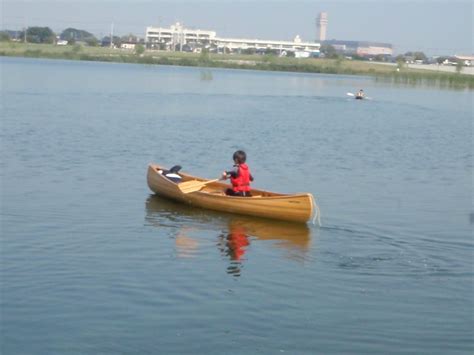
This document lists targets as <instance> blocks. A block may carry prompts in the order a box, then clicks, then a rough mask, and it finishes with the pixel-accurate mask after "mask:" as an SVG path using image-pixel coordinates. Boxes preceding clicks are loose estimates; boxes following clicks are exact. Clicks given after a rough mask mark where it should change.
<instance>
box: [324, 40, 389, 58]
mask: <svg viewBox="0 0 474 355" xmlns="http://www.w3.org/2000/svg"><path fill="white" fill-rule="evenodd" d="M324 44H327V45H331V46H333V47H334V49H335V50H336V51H337V52H340V53H343V54H346V55H358V56H360V57H373V56H377V55H383V56H392V55H393V47H392V45H391V44H390V43H380V42H369V41H341V40H336V39H332V40H329V41H325V42H324Z"/></svg>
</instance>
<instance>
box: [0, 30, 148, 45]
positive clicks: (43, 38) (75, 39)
mask: <svg viewBox="0 0 474 355" xmlns="http://www.w3.org/2000/svg"><path fill="white" fill-rule="evenodd" d="M0 41H2V42H7V41H17V42H26V43H38V44H54V43H59V42H60V41H62V43H64V42H67V44H69V45H74V44H76V43H79V44H84V45H87V46H91V47H97V46H110V42H111V39H110V36H105V37H103V38H101V39H98V38H97V37H95V36H94V35H93V34H92V33H90V32H88V31H85V30H81V29H77V28H72V27H70V28H66V29H65V30H64V31H62V32H61V33H60V34H56V33H54V31H53V30H52V29H51V28H49V27H38V26H34V27H28V28H27V29H26V31H10V30H5V31H0ZM124 42H126V43H136V44H138V43H143V40H141V39H139V38H138V37H137V36H135V35H133V34H128V35H126V36H122V37H119V36H113V37H112V45H113V46H115V47H120V45H121V44H122V43H124Z"/></svg>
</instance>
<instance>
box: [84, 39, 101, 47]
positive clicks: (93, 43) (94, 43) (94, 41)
mask: <svg viewBox="0 0 474 355" xmlns="http://www.w3.org/2000/svg"><path fill="white" fill-rule="evenodd" d="M84 42H86V44H87V45H88V46H90V47H97V46H98V45H99V41H98V40H97V38H95V37H93V38H86V39H85V40H84Z"/></svg>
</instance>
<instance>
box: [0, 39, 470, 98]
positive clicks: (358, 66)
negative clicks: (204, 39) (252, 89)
mask: <svg viewBox="0 0 474 355" xmlns="http://www.w3.org/2000/svg"><path fill="white" fill-rule="evenodd" d="M0 56H13V57H29V58H50V59H69V60H86V61H102V62H119V63H137V64H159V65H180V66H198V67H214V68H232V69H253V70H271V71H289V72H305V73H325V74H342V75H368V76H373V77H375V78H376V79H377V80H383V81H391V82H394V83H401V84H409V85H417V84H426V85H435V86H439V87H449V88H459V89H465V88H468V89H474V76H472V75H464V74H462V73H445V72H430V71H427V70H416V69H410V68H406V67H405V66H403V65H398V66H397V65H387V64H381V63H376V62H370V61H357V60H347V59H343V58H338V59H322V58H292V57H278V56H277V55H272V54H267V55H230V54H211V53H207V52H203V53H184V52H169V51H145V49H144V48H143V46H137V47H136V49H135V50H122V49H113V48H104V47H97V46H83V45H80V44H71V45H64V46H59V45H54V44H34V43H20V42H12V41H4V42H0Z"/></svg>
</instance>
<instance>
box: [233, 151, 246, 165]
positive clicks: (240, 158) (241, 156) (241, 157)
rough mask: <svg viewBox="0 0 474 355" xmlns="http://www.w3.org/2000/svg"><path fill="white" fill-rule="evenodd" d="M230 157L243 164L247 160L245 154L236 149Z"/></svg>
mask: <svg viewBox="0 0 474 355" xmlns="http://www.w3.org/2000/svg"><path fill="white" fill-rule="evenodd" d="M232 159H234V161H235V162H237V163H239V164H244V163H245V161H246V160H247V154H245V152H244V151H243V150H238V151H236V152H235V153H234V155H233V156H232Z"/></svg>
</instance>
